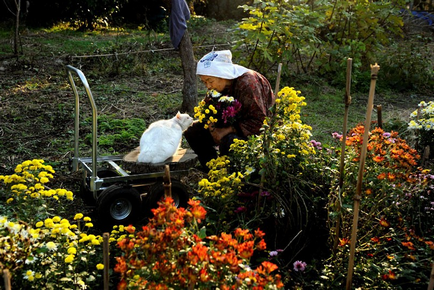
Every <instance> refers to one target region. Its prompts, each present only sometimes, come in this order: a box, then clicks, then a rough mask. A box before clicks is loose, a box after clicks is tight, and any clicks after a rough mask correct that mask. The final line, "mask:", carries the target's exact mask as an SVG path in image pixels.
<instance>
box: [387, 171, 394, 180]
mask: <svg viewBox="0 0 434 290" xmlns="http://www.w3.org/2000/svg"><path fill="white" fill-rule="evenodd" d="M387 179H389V180H390V181H395V179H396V175H395V174H393V173H390V172H389V173H387Z"/></svg>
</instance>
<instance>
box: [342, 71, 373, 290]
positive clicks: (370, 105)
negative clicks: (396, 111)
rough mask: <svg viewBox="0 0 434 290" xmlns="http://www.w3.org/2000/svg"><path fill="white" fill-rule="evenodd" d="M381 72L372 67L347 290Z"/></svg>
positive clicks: (351, 274)
mask: <svg viewBox="0 0 434 290" xmlns="http://www.w3.org/2000/svg"><path fill="white" fill-rule="evenodd" d="M379 70H380V66H379V65H378V64H375V65H371V87H370V89H369V99H368V106H367V109H366V120H365V132H364V133H363V144H362V152H361V153H360V166H359V175H358V177H357V187H356V194H355V195H354V207H353V211H354V216H353V231H352V233H351V247H350V260H349V263H348V275H347V285H346V290H350V289H351V284H352V279H353V271H354V252H355V249H356V241H357V223H358V222H359V206H360V199H361V191H362V181H363V171H364V169H365V160H366V150H367V149H366V148H367V146H368V138H369V130H370V125H371V115H372V109H373V106H374V95H375V85H376V82H377V74H378V71H379Z"/></svg>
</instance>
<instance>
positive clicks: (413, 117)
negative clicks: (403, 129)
mask: <svg viewBox="0 0 434 290" xmlns="http://www.w3.org/2000/svg"><path fill="white" fill-rule="evenodd" d="M418 106H419V109H417V110H415V111H413V112H412V113H411V114H410V122H409V123H408V129H409V130H410V131H412V132H413V135H414V138H415V140H416V142H417V149H418V150H419V152H423V150H424V148H425V147H426V146H430V149H431V151H434V133H433V132H434V102H433V101H429V102H428V103H426V102H425V101H422V102H420V103H419V105H418ZM431 156H434V155H433V154H431Z"/></svg>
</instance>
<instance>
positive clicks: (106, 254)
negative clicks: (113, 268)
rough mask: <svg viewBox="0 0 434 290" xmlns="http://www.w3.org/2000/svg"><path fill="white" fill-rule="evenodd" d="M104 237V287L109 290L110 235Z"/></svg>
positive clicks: (106, 234) (105, 234)
mask: <svg viewBox="0 0 434 290" xmlns="http://www.w3.org/2000/svg"><path fill="white" fill-rule="evenodd" d="M102 237H103V263H104V270H103V271H104V272H103V283H104V284H103V285H104V290H108V289H109V268H110V262H109V237H110V234H109V233H104V234H103V235H102Z"/></svg>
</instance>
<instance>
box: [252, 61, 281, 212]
mask: <svg viewBox="0 0 434 290" xmlns="http://www.w3.org/2000/svg"><path fill="white" fill-rule="evenodd" d="M281 74H282V63H279V65H278V67H277V78H276V87H275V89H274V95H275V96H277V93H278V92H279V86H280V76H281ZM266 150H267V149H266ZM264 179H265V175H264V172H262V173H261V181H260V182H259V198H258V206H259V202H260V199H261V193H262V191H263V188H264Z"/></svg>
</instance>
